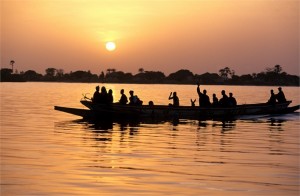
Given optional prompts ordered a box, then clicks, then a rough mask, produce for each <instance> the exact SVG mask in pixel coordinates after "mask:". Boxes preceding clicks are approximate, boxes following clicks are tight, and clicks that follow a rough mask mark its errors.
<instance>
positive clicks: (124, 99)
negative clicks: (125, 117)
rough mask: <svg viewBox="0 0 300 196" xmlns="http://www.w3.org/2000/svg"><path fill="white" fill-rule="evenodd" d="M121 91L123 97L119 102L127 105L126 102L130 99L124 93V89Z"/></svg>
mask: <svg viewBox="0 0 300 196" xmlns="http://www.w3.org/2000/svg"><path fill="white" fill-rule="evenodd" d="M120 93H121V99H120V101H119V103H120V104H122V105H126V103H127V102H128V99H127V96H126V95H125V94H124V89H122V90H121V91H120Z"/></svg>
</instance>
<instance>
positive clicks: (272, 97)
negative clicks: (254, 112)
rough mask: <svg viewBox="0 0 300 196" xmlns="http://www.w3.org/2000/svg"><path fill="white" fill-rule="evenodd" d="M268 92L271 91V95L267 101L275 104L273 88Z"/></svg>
mask: <svg viewBox="0 0 300 196" xmlns="http://www.w3.org/2000/svg"><path fill="white" fill-rule="evenodd" d="M270 93H271V96H270V99H269V100H268V102H267V103H268V104H271V105H275V104H276V95H275V93H274V91H273V89H271V91H270Z"/></svg>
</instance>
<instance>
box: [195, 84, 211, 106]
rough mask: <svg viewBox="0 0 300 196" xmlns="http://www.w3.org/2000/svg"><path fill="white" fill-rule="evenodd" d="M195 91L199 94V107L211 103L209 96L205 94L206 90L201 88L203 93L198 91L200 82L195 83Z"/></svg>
mask: <svg viewBox="0 0 300 196" xmlns="http://www.w3.org/2000/svg"><path fill="white" fill-rule="evenodd" d="M197 93H198V95H199V106H200V107H209V106H210V105H211V103H210V101H209V96H208V95H207V94H206V93H207V92H206V90H203V93H201V91H200V84H199V83H198V84H197Z"/></svg>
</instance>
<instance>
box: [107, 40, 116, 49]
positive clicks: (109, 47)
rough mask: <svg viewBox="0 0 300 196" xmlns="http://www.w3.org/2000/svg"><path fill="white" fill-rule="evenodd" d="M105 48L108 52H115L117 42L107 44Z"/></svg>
mask: <svg viewBox="0 0 300 196" xmlns="http://www.w3.org/2000/svg"><path fill="white" fill-rule="evenodd" d="M105 47H106V50H108V51H114V50H115V49H116V44H115V42H106V45H105Z"/></svg>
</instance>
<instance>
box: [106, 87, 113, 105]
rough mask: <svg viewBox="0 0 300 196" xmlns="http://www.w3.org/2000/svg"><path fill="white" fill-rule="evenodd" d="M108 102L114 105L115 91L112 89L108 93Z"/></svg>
mask: <svg viewBox="0 0 300 196" xmlns="http://www.w3.org/2000/svg"><path fill="white" fill-rule="evenodd" d="M107 101H108V104H112V103H113V102H114V97H113V91H112V90H111V89H109V91H108V94H107Z"/></svg>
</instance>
